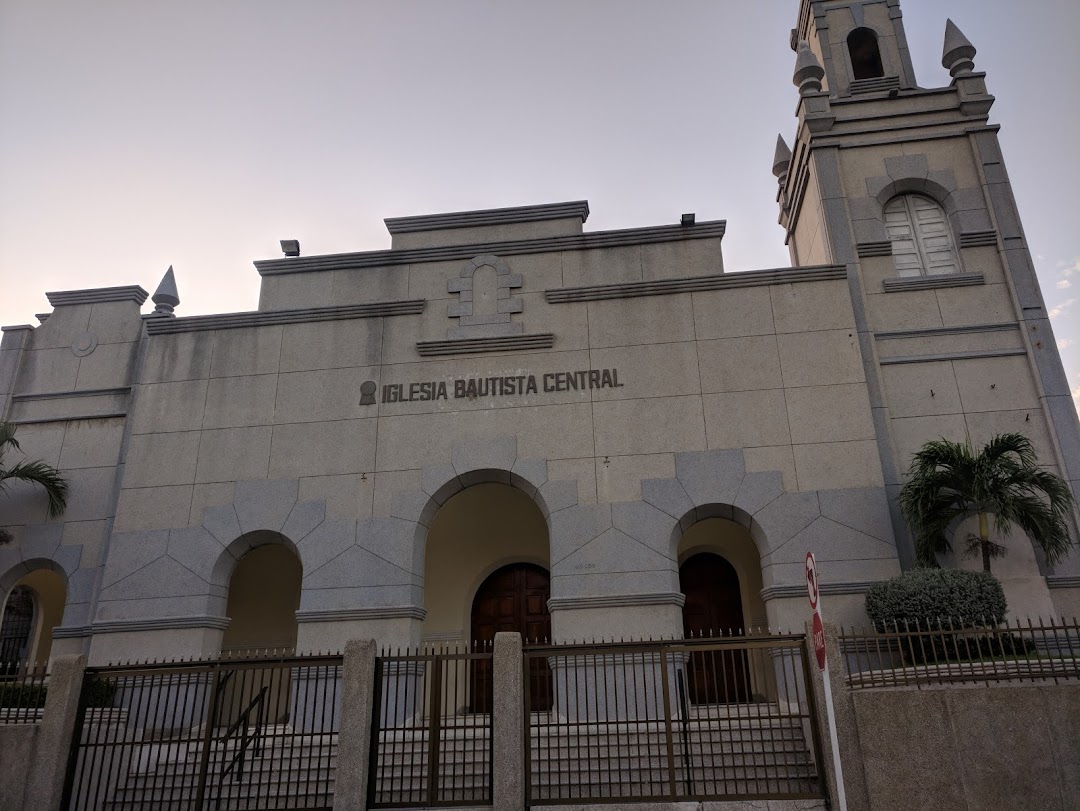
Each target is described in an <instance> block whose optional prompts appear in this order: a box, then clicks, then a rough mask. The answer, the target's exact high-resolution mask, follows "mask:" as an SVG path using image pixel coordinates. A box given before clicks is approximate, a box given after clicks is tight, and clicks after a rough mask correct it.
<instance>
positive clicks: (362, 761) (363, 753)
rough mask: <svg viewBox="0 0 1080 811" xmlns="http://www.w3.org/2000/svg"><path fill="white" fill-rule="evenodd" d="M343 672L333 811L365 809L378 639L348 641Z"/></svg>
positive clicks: (364, 810)
mask: <svg viewBox="0 0 1080 811" xmlns="http://www.w3.org/2000/svg"><path fill="white" fill-rule="evenodd" d="M341 671H342V672H341V682H342V687H341V716H340V722H339V723H340V726H339V727H338V751H337V771H336V774H335V779H334V811H366V809H367V788H368V776H369V775H368V765H369V759H370V756H371V716H372V713H373V712H375V707H374V706H373V703H374V701H373V699H374V694H375V640H374V639H354V640H351V641H349V642H346V643H345V661H344V665H343V666H342V668H341Z"/></svg>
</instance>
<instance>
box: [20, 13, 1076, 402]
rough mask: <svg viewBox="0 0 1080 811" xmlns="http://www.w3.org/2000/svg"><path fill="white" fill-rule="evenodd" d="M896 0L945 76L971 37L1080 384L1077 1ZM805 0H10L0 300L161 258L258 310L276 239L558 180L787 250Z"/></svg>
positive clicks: (745, 256)
mask: <svg viewBox="0 0 1080 811" xmlns="http://www.w3.org/2000/svg"><path fill="white" fill-rule="evenodd" d="M902 8H903V11H904V22H905V26H906V30H907V37H908V42H909V45H910V46H911V49H912V56H913V60H914V62H915V70H916V76H917V79H918V81H919V84H920V85H922V86H924V87H938V86H944V85H947V84H948V81H949V77H948V73H947V72H946V71H945V70H944V69H943V68H942V67H941V65H940V56H941V43H942V37H943V32H944V27H945V19H946V17H951V18H952V19H953V20H954V22H956V23H957V25H959V26H960V28H961V29H962V30H963V31H964V33H965V34H966V35H967V36H968V38H969V39H970V40H971V41H972V42H973V43H974V45H975V46H976V48H978V54H977V56H976V57H975V64H976V69H977V70H985V71H986V72H987V73H988V77H987V81H988V84H989V88H990V91H991V92H992V93H994V94H995V95H996V96H997V99H998V100H997V103H996V104H995V105H994V108H993V110H992V111H991V121H992V122H994V123H999V124H1001V125H1002V132H1001V140H1002V145H1003V150H1004V154H1005V160H1006V166H1007V167H1008V170H1009V174H1010V176H1011V179H1012V181H1013V184H1014V190H1015V194H1016V197H1017V199H1018V203H1019V208H1020V213H1021V217H1022V219H1023V223H1024V227H1025V230H1026V232H1027V236H1028V242H1029V246H1030V248H1031V251H1032V254H1033V256H1034V258H1035V263H1036V267H1037V271H1038V274H1039V279H1040V282H1041V284H1042V289H1043V295H1044V296H1045V298H1046V301H1047V307H1048V309H1049V311H1050V314H1051V320H1052V323H1053V326H1054V330H1055V333H1056V336H1057V339H1058V344H1059V347H1060V349H1061V353H1062V359H1063V361H1064V363H1065V368H1066V373H1067V374H1068V376H1069V380H1070V385H1071V386H1072V388H1073V389H1074V397H1075V398H1076V399H1077V401H1078V402H1080V228H1078V223H1080V202H1078V200H1080V198H1078V196H1077V194H1076V189H1077V188H1080V158H1078V156H1077V148H1076V143H1077V139H1078V133H1080V105H1077V104H1076V103H1075V92H1076V91H1075V88H1076V83H1077V80H1078V79H1080V51H1078V49H1077V48H1076V47H1075V43H1076V41H1077V39H1078V37H1080V3H1077V2H1075V0H1038V2H1037V3H1034V4H1018V3H1016V2H1007V0H903V3H902ZM1025 8H1027V9H1032V8H1033V9H1037V11H1038V13H1037V14H1035V13H1031V14H1022V13H1019V12H1020V11H1022V10H1023V9H1025ZM797 9H798V2H797V0H753V2H750V1H749V0H743V2H734V0H709V1H708V2H706V1H705V0H701V1H700V2H691V1H689V0H687V1H685V2H683V1H681V0H665V1H664V2H657V1H655V0H650V1H649V2H630V1H629V0H619V1H618V2H616V0H610V1H606V0H565V1H561V0H546V2H515V0H489V1H487V2H481V1H480V0H460V1H458V0H455V1H453V2H451V1H450V0H445V1H444V2H436V1H435V0H426V1H425V2H417V1H413V0H393V1H391V0H385V1H384V2H358V1H357V0H311V1H310V2H297V1H296V0H288V1H287V2H283V1H279V0H250V1H249V2H248V1H241V0H226V1H224V2H210V0H189V2H184V3H166V2H145V0H129V1H128V2H122V1H121V0H97V1H96V2H93V3H86V2H75V1H74V0H70V1H68V2H59V1H49V0H0V324H5V325H11V324H23V323H36V320H35V319H34V317H33V316H34V314H35V313H41V312H48V310H49V309H50V308H49V305H48V303H47V301H46V299H45V292H46V291H52V290H68V289H79V288H87V287H104V286H110V285H121V284H139V285H142V286H143V287H144V288H146V289H147V290H150V291H153V289H154V287H155V286H156V285H157V282H158V281H159V279H160V278H161V275H162V274H163V273H164V271H165V269H166V268H167V267H169V266H170V265H172V266H174V268H175V273H176V279H177V284H178V286H179V289H180V298H181V304H180V306H179V307H178V308H177V314H178V315H198V314H204V313H213V312H232V311H239V310H252V309H255V308H256V306H257V301H258V285H259V276H258V274H257V273H256V271H255V269H254V267H253V266H252V264H251V263H252V261H253V260H255V259H264V258H272V257H275V256H280V250H279V248H278V240H280V239H299V240H300V242H301V245H302V248H303V253H304V254H305V255H312V254H320V253H338V252H348V251H361V250H381V249H385V248H388V247H389V245H390V238H389V235H388V234H387V233H386V230H385V227H384V226H383V223H382V219H383V218H384V217H391V216H403V215H411V214H423V213H434V212H441V211H456V210H466V209H475V208H494V207H499V206H513V205H526V204H532V203H541V202H554V201H561V200H576V199H587V200H589V203H590V208H591V211H592V213H591V215H590V217H589V220H588V222H587V223H586V226H585V227H586V229H587V230H602V229H608V228H631V227H637V226H647V225H656V224H661V223H674V222H677V221H678V219H679V216H680V215H681V214H682V213H683V212H691V211H692V212H695V213H696V214H697V218H698V220H699V221H701V220H709V219H726V220H727V222H728V228H727V235H726V236H725V238H724V259H725V266H726V268H727V269H728V270H729V271H737V270H751V269H755V268H767V267H781V266H786V265H788V264H790V262H789V259H788V254H787V249H786V247H785V245H784V241H783V231H782V229H781V228H780V227H779V226H778V225H777V223H776V220H777V207H776V202H775V195H776V183H775V180H774V178H773V177H772V175H771V173H770V167H771V164H772V152H773V147H774V144H775V139H776V134H777V133H778V132H780V133H783V134H784V136H785V137H786V138H787V139H788V140H789V142H790V141H791V139H792V136H793V134H794V128H795V119H794V111H795V105H796V102H797V99H798V94H797V91H796V89H795V87H794V86H793V85H792V83H791V73H792V69H793V66H794V61H795V55H794V54H793V53H792V51H791V50H790V47H789V45H788V37H789V31H790V29H791V28H792V26H794V25H795V20H796V13H797ZM147 309H149V302H148V303H147Z"/></svg>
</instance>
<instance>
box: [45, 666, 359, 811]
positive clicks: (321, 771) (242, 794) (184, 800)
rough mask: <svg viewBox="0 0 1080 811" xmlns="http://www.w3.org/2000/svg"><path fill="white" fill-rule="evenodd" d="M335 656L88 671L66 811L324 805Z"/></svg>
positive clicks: (334, 721) (328, 792)
mask: <svg viewBox="0 0 1080 811" xmlns="http://www.w3.org/2000/svg"><path fill="white" fill-rule="evenodd" d="M341 667H342V657H341V656H340V655H332V656H322V655H319V656H295V655H287V656H286V655H282V656H266V655H263V656H260V657H246V658H227V659H222V660H219V661H189V662H166V663H143V664H131V665H124V666H115V667H113V666H110V667H102V668H88V669H87V671H86V675H85V678H84V682H83V686H82V693H81V696H80V701H79V711H78V717H77V718H76V724H75V733H74V741H73V746H72V752H71V757H70V761H69V765H68V774H67V781H66V784H65V787H64V801H63V805H62V806H61V807H62V808H64V809H68V811H99V810H100V809H106V808H107V809H116V810H117V811H121V809H123V811H136V810H137V809H155V810H157V809H165V810H166V811H180V809H184V811H188V809H191V810H192V811H202V809H226V808H227V809H236V810H238V811H241V810H242V809H256V808H257V809H286V808H289V809H292V808H308V809H329V808H330V806H331V805H332V801H333V786H334V772H335V769H336V749H337V732H338V717H339V709H340V707H339V705H340V699H339V696H340V688H339V683H340V679H341Z"/></svg>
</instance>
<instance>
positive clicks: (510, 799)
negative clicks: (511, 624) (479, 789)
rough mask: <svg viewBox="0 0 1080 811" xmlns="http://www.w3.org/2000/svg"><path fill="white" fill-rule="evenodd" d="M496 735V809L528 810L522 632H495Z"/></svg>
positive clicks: (494, 708)
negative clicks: (526, 800)
mask: <svg viewBox="0 0 1080 811" xmlns="http://www.w3.org/2000/svg"><path fill="white" fill-rule="evenodd" d="M493 660H494V661H493V663H492V664H493V667H492V669H493V671H494V678H493V680H492V681H493V682H494V683H493V685H492V687H493V695H494V700H493V701H492V737H493V741H492V743H493V746H494V752H495V757H494V761H495V762H494V766H493V772H494V774H493V779H494V786H493V789H492V795H493V796H492V802H493V804H494V811H524V809H525V738H524V736H525V700H524V696H523V695H522V692H521V691H522V690H523V689H524V685H523V682H522V672H523V659H522V654H521V634H518V633H507V632H501V633H497V634H495V648H494V652H493Z"/></svg>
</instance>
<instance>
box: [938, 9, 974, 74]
mask: <svg viewBox="0 0 1080 811" xmlns="http://www.w3.org/2000/svg"><path fill="white" fill-rule="evenodd" d="M974 59H975V46H974V45H972V44H971V41H970V40H969V39H968V38H967V37H965V36H964V32H963V31H961V30H960V29H959V28H957V27H956V23H954V22H953V21H952V20H946V21H945V47H944V48H943V49H942V52H941V65H942V67H944V68H945V69H946V70H947V71H949V75H950V76H952V77H953V78H956V77H957V76H959V75H961V74H963V73H970V72H971V71H972V70H974V69H975V62H974V61H972V60H974Z"/></svg>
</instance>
